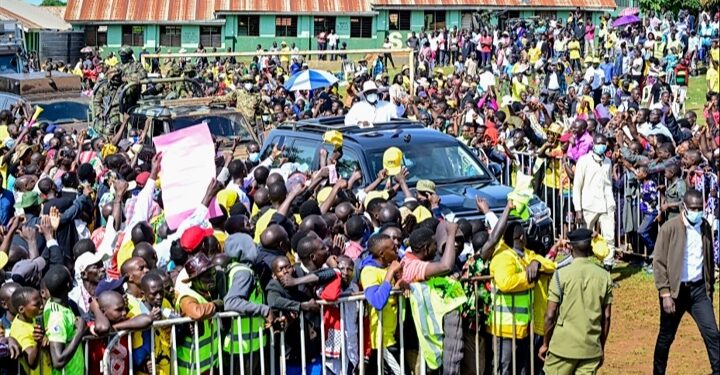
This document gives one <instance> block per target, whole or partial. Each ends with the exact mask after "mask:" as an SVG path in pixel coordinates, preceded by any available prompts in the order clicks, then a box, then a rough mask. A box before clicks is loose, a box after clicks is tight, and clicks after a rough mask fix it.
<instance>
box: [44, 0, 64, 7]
mask: <svg viewBox="0 0 720 375" xmlns="http://www.w3.org/2000/svg"><path fill="white" fill-rule="evenodd" d="M66 5H67V3H66V2H64V1H62V0H43V1H42V3H40V6H41V7H64V6H66Z"/></svg>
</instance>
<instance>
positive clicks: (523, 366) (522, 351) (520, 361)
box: [494, 327, 532, 375]
mask: <svg viewBox="0 0 720 375" xmlns="http://www.w3.org/2000/svg"><path fill="white" fill-rule="evenodd" d="M530 329H532V327H531V328H530ZM494 339H495V340H497V353H495V361H497V364H498V373H499V374H500V375H511V374H516V375H529V374H530V338H529V337H526V338H524V339H516V340H515V369H514V370H513V361H512V360H513V345H512V344H513V342H512V339H508V338H503V337H495V338H494Z"/></svg>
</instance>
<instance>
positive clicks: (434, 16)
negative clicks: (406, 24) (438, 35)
mask: <svg viewBox="0 0 720 375" xmlns="http://www.w3.org/2000/svg"><path fill="white" fill-rule="evenodd" d="M444 27H445V11H444V10H438V11H434V10H430V11H425V30H427V31H435V30H440V29H442V28H444Z"/></svg>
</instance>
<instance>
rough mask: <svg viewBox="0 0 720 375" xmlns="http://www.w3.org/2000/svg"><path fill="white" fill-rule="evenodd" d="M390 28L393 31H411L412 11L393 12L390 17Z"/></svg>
mask: <svg viewBox="0 0 720 375" xmlns="http://www.w3.org/2000/svg"><path fill="white" fill-rule="evenodd" d="M388 26H389V27H390V30H392V31H398V30H410V11H407V10H391V11H390V14H389V15H388Z"/></svg>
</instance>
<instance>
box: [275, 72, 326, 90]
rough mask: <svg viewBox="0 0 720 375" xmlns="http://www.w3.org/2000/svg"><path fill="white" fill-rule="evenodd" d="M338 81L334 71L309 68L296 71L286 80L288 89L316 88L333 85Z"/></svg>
mask: <svg viewBox="0 0 720 375" xmlns="http://www.w3.org/2000/svg"><path fill="white" fill-rule="evenodd" d="M337 81H338V78H337V77H335V76H334V75H333V74H332V73H330V72H326V71H323V70H315V69H307V70H301V71H299V72H297V73H295V74H294V75H293V76H292V77H290V79H288V80H287V81H286V82H285V89H287V90H288V91H299V90H314V89H319V88H323V87H328V86H331V85H333V84H334V83H335V82H337Z"/></svg>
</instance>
